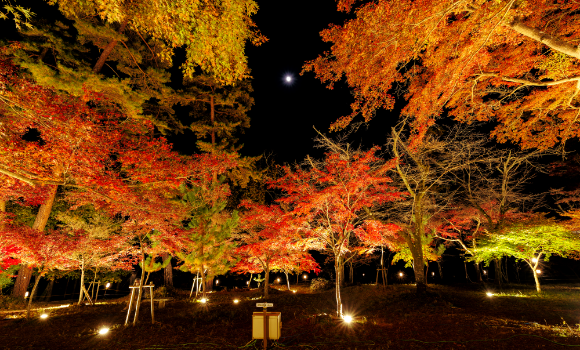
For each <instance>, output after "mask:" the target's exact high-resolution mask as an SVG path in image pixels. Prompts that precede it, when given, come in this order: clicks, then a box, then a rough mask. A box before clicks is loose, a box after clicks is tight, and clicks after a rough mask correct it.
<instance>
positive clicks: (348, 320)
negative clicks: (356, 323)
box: [342, 315, 352, 323]
mask: <svg viewBox="0 0 580 350" xmlns="http://www.w3.org/2000/svg"><path fill="white" fill-rule="evenodd" d="M342 319H343V320H344V322H346V323H351V322H352V316H347V315H345V316H342Z"/></svg>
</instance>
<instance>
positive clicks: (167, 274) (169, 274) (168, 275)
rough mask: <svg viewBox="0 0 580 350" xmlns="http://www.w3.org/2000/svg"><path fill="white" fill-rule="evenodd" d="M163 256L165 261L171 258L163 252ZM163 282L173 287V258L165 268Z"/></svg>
mask: <svg viewBox="0 0 580 350" xmlns="http://www.w3.org/2000/svg"><path fill="white" fill-rule="evenodd" d="M161 258H162V259H163V261H166V260H167V259H168V258H169V254H167V253H162V254H161ZM163 282H164V283H165V287H173V266H171V260H169V264H167V266H165V268H164V269H163Z"/></svg>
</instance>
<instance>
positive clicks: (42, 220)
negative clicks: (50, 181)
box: [12, 173, 58, 299]
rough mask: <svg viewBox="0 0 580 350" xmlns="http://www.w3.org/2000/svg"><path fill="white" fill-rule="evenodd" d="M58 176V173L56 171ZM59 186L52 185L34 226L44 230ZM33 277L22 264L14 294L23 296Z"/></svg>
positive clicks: (19, 296) (29, 269) (30, 270)
mask: <svg viewBox="0 0 580 350" xmlns="http://www.w3.org/2000/svg"><path fill="white" fill-rule="evenodd" d="M56 175H57V176H58V173H56ZM57 189H58V186H56V185H54V186H50V189H49V191H48V197H47V198H46V201H44V203H43V204H42V205H41V206H40V208H39V209H38V213H37V214H36V219H35V220H34V224H32V228H33V229H35V230H38V231H44V228H45V227H46V223H47V222H48V218H49V217H50V212H51V211H52V205H53V203H54V198H55V197H56V191H57ZM31 277H32V269H31V268H30V267H28V266H26V265H22V267H20V269H19V270H18V276H17V277H16V282H14V289H13V290H12V296H14V297H16V298H23V299H24V295H25V294H26V290H27V289H28V285H29V284H30V278H31Z"/></svg>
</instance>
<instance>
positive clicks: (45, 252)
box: [0, 225, 76, 317]
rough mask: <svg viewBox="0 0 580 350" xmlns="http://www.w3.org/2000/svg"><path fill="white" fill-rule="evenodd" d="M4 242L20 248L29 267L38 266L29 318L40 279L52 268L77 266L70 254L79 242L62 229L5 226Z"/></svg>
mask: <svg viewBox="0 0 580 350" xmlns="http://www.w3.org/2000/svg"><path fill="white" fill-rule="evenodd" d="M0 242H1V243H0V244H1V245H2V246H3V247H11V246H13V247H17V248H18V252H17V256H18V258H19V259H20V260H21V261H22V262H23V263H25V264H26V265H27V266H29V267H31V268H37V269H38V276H37V277H36V280H35V281H34V287H33V288H32V292H31V293H30V296H29V300H28V306H27V317H30V306H31V304H32V299H33V298H34V295H35V292H36V288H37V287H38V282H40V279H41V278H42V277H43V276H44V275H46V274H47V273H48V272H49V271H51V270H70V269H73V268H74V266H75V263H74V261H72V260H71V259H69V253H70V252H71V251H72V250H73V249H74V247H75V245H76V241H75V239H74V238H73V237H71V236H69V235H67V234H63V233H61V232H53V233H49V234H46V233H45V232H43V231H40V230H37V229H34V228H29V227H19V226H11V225H5V226H4V228H3V229H2V230H1V231H0Z"/></svg>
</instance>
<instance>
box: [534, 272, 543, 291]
mask: <svg viewBox="0 0 580 350" xmlns="http://www.w3.org/2000/svg"><path fill="white" fill-rule="evenodd" d="M532 273H533V274H534V281H536V291H537V292H538V293H541V292H542V288H541V287H540V278H539V277H538V273H537V272H536V269H532Z"/></svg>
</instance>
